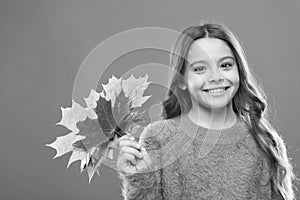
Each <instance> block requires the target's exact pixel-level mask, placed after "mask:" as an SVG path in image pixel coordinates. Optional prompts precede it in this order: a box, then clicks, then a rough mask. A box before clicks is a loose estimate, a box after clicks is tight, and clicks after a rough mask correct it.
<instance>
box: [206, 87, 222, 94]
mask: <svg viewBox="0 0 300 200" xmlns="http://www.w3.org/2000/svg"><path fill="white" fill-rule="evenodd" d="M224 90H225V89H224V88H222V89H213V90H208V92H209V93H218V92H223V91H224Z"/></svg>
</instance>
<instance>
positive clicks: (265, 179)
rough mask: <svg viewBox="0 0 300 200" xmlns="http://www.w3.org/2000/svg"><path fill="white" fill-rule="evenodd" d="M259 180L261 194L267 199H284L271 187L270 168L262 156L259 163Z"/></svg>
mask: <svg viewBox="0 0 300 200" xmlns="http://www.w3.org/2000/svg"><path fill="white" fill-rule="evenodd" d="M261 166H262V167H261V179H260V180H261V181H260V191H261V193H262V196H264V197H267V198H268V199H270V200H271V199H272V200H284V199H283V198H282V196H281V195H279V194H277V193H276V192H275V191H274V190H273V189H272V184H271V180H270V178H271V177H270V174H271V170H270V167H269V164H268V162H267V160H266V159H265V158H264V159H262V165H261Z"/></svg>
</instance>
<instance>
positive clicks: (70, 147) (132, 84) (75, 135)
mask: <svg viewBox="0 0 300 200" xmlns="http://www.w3.org/2000/svg"><path fill="white" fill-rule="evenodd" d="M147 79H148V76H147V75H146V76H144V77H140V78H135V77H134V76H133V75H131V76H130V77H129V78H128V79H126V80H123V79H122V78H119V79H118V78H116V77H115V76H112V77H111V78H110V79H109V81H108V84H106V85H104V84H102V86H103V90H102V92H100V93H97V92H96V91H95V90H93V89H92V90H91V92H90V94H89V96H88V97H87V98H84V100H85V103H86V106H87V107H85V108H83V107H82V106H81V105H79V104H78V103H76V102H75V101H74V100H72V107H71V108H62V107H61V111H62V118H61V121H60V122H58V123H57V125H62V126H64V127H66V128H67V129H69V130H70V131H71V132H69V133H68V134H67V135H64V136H59V137H57V138H56V140H55V141H54V142H53V143H51V144H46V146H48V147H52V148H54V149H55V150H56V155H55V156H54V157H53V159H54V158H57V157H60V156H62V155H64V154H66V153H68V152H71V151H72V155H71V156H70V158H69V162H68V165H67V168H68V167H69V166H70V164H71V163H73V162H75V161H78V160H80V161H81V165H80V172H82V171H87V174H88V177H89V183H90V182H91V179H92V177H93V176H94V174H95V172H97V174H98V175H100V174H99V168H100V166H101V163H102V162H103V161H105V160H106V159H107V158H110V159H113V148H114V147H116V144H117V139H118V138H119V137H122V136H123V135H125V134H129V135H130V134H132V133H134V132H135V131H136V130H137V129H138V128H139V127H140V125H139V124H140V122H143V121H144V120H143V115H144V113H145V111H140V109H138V107H141V106H142V105H143V103H144V102H146V101H147V100H148V99H149V98H150V97H151V96H143V94H144V91H145V90H146V89H147V87H148V85H149V84H150V82H148V81H147Z"/></svg>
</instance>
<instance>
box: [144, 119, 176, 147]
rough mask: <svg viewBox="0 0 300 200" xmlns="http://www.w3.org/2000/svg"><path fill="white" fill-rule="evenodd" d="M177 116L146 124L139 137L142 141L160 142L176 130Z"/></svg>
mask: <svg viewBox="0 0 300 200" xmlns="http://www.w3.org/2000/svg"><path fill="white" fill-rule="evenodd" d="M179 118H180V117H175V118H172V119H163V120H159V121H155V122H152V123H150V124H148V125H147V126H146V127H145V128H144V130H143V132H142V133H141V136H140V138H141V139H142V142H143V141H148V142H149V141H150V140H151V141H152V142H154V141H156V142H159V143H161V142H162V141H164V140H165V139H166V138H168V136H170V135H171V134H173V133H174V132H176V130H177V128H178V120H179Z"/></svg>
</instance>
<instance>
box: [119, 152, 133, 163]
mask: <svg viewBox="0 0 300 200" xmlns="http://www.w3.org/2000/svg"><path fill="white" fill-rule="evenodd" d="M128 162H130V163H131V164H133V165H136V158H135V156H134V155H133V154H130V153H126V152H125V153H124V154H123V156H122V158H121V163H124V164H127V163H128Z"/></svg>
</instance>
